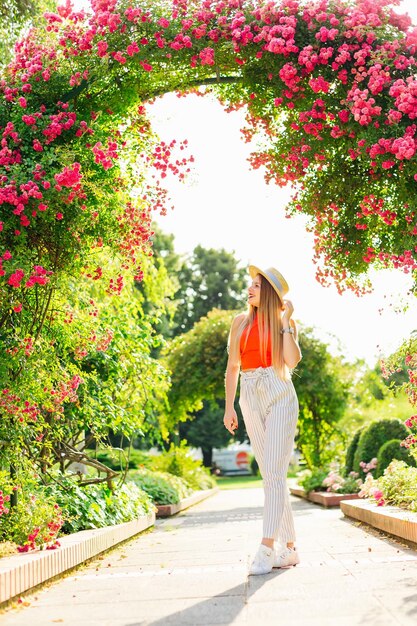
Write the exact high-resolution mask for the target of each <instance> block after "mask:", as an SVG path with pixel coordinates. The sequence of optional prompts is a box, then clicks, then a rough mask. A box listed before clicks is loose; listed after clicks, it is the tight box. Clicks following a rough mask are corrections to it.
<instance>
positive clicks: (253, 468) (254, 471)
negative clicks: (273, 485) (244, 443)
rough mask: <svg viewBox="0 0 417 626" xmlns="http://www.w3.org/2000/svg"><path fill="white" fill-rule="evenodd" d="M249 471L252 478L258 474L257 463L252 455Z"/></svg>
mask: <svg viewBox="0 0 417 626" xmlns="http://www.w3.org/2000/svg"><path fill="white" fill-rule="evenodd" d="M250 469H251V472H252V474H253V475H254V476H258V475H259V474H260V471H259V465H258V461H257V460H256V459H255V456H254V455H252V456H251V459H250Z"/></svg>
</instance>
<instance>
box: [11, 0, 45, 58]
mask: <svg viewBox="0 0 417 626" xmlns="http://www.w3.org/2000/svg"><path fill="white" fill-rule="evenodd" d="M55 5H56V2H55V1H54V0H1V2H0V69H1V68H2V67H4V66H5V65H7V63H8V62H9V61H10V60H11V59H12V55H13V48H14V44H15V42H16V40H17V39H18V38H19V37H20V36H21V35H22V33H23V32H24V31H25V30H27V29H28V28H29V27H30V26H31V25H33V24H36V23H37V22H39V21H40V20H39V18H40V16H41V15H42V14H43V13H44V12H45V11H47V10H48V11H51V10H53V9H54V8H55Z"/></svg>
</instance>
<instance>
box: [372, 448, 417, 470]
mask: <svg viewBox="0 0 417 626" xmlns="http://www.w3.org/2000/svg"><path fill="white" fill-rule="evenodd" d="M400 444H401V439H390V440H389V441H386V442H385V443H383V444H382V446H381V447H380V448H379V452H378V456H377V459H378V465H377V467H376V471H375V478H378V476H382V475H383V473H384V470H385V469H386V468H387V467H388V465H389V464H390V463H391V461H392V460H394V459H396V460H398V461H404V462H405V463H407V465H410V466H412V467H415V466H416V461H415V458H414V457H413V455H412V454H410V452H409V451H408V450H407V448H404V447H402V446H401V445H400Z"/></svg>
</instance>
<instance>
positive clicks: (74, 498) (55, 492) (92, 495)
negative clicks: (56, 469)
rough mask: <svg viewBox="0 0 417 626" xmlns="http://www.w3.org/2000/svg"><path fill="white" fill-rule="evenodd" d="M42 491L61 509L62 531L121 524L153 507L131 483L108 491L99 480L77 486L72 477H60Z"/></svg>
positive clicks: (145, 496) (146, 497) (146, 496)
mask: <svg viewBox="0 0 417 626" xmlns="http://www.w3.org/2000/svg"><path fill="white" fill-rule="evenodd" d="M45 493H46V494H47V496H48V497H49V496H51V497H53V498H54V499H55V501H56V502H57V503H58V504H59V506H60V508H61V510H62V512H63V517H64V519H65V523H64V525H63V527H62V531H63V532H64V533H74V532H78V531H80V530H86V529H88V528H102V527H104V526H112V525H114V524H122V523H123V522H129V521H131V520H133V519H136V518H137V517H139V516H141V515H145V514H147V513H150V512H152V511H153V510H154V505H153V503H152V500H151V499H150V498H149V496H148V495H147V494H146V493H145V492H144V491H142V490H141V489H139V487H137V486H136V485H135V484H134V483H129V484H128V483H125V484H123V485H121V486H119V487H118V488H117V489H116V490H115V491H114V492H112V491H110V489H109V488H108V487H107V485H105V484H103V483H100V484H95V485H86V486H84V487H79V486H78V485H77V482H76V481H75V480H74V479H73V478H70V477H62V476H61V477H60V479H59V484H57V483H51V484H49V485H48V486H47V487H45Z"/></svg>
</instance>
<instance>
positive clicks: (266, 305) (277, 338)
mask: <svg viewBox="0 0 417 626" xmlns="http://www.w3.org/2000/svg"><path fill="white" fill-rule="evenodd" d="M259 276H260V280H261V293H260V299H259V307H255V306H253V305H251V304H249V309H248V312H247V313H246V315H245V317H244V318H243V319H242V321H241V322H240V324H239V326H238V328H237V332H236V333H235V334H234V339H233V341H232V340H231V334H229V342H228V345H229V354H230V357H231V358H232V359H233V361H235V362H240V338H241V337H242V333H243V332H245V330H246V329H248V330H247V332H246V339H245V343H244V346H246V343H247V340H248V336H249V332H250V329H251V328H252V325H253V323H254V321H255V318H256V317H257V318H258V328H259V344H260V345H259V349H260V353H261V359H262V360H263V361H264V362H266V354H267V347H268V336H269V337H270V338H271V354H272V366H273V368H274V369H275V371H276V372H277V374H278V376H279V377H280V378H282V379H284V380H286V379H288V378H289V370H288V367H287V366H286V364H285V361H284V354H283V337H282V333H281V330H282V322H281V314H280V312H281V310H282V307H283V303H282V301H281V298H280V297H279V296H278V294H277V292H276V291H275V289H274V288H273V287H272V286H271V284H270V283H269V281H268V280H266V278H264V277H263V276H262V275H259Z"/></svg>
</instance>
